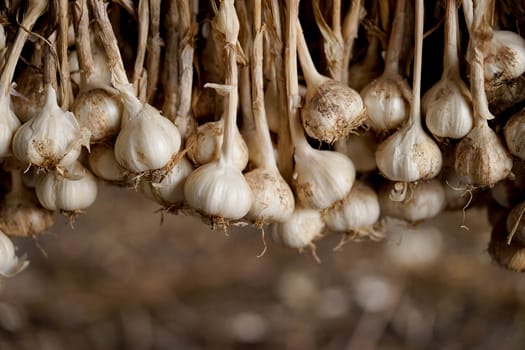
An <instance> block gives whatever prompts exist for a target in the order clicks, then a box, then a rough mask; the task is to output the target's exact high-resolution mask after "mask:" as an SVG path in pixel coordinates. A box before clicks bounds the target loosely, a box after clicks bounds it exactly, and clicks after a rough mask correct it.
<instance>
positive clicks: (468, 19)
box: [461, 0, 474, 34]
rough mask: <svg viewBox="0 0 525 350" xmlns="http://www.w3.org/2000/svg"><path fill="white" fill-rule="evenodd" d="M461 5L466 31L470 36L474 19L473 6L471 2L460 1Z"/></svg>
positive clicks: (470, 0)
mask: <svg viewBox="0 0 525 350" xmlns="http://www.w3.org/2000/svg"><path fill="white" fill-rule="evenodd" d="M461 5H463V16H464V17H465V23H466V24H467V30H468V32H469V34H470V32H471V28H472V22H473V17H474V4H473V3H472V0H461Z"/></svg>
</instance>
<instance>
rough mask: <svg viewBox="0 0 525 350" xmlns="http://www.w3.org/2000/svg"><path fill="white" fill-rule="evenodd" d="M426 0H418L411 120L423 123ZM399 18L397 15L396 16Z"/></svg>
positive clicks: (418, 123) (419, 123)
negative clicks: (422, 76) (422, 71)
mask: <svg viewBox="0 0 525 350" xmlns="http://www.w3.org/2000/svg"><path fill="white" fill-rule="evenodd" d="M424 6H425V4H424V0H416V12H415V16H416V26H415V41H414V73H413V76H414V77H413V81H412V103H411V104H410V121H411V122H412V123H413V124H417V125H421V66H422V61H423V25H424V19H425V8H424ZM396 18H397V16H396Z"/></svg>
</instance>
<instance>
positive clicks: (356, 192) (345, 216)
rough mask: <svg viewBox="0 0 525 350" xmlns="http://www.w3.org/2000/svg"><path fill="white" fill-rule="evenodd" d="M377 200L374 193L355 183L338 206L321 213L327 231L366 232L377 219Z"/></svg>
mask: <svg viewBox="0 0 525 350" xmlns="http://www.w3.org/2000/svg"><path fill="white" fill-rule="evenodd" d="M379 214H380V208H379V200H378V198H377V194H376V193H375V191H374V190H373V189H372V188H371V187H370V186H368V185H366V184H364V183H363V182H361V181H356V182H355V183H354V186H353V187H352V190H351V191H350V193H349V194H348V195H347V196H346V197H345V198H344V199H343V201H342V202H341V203H340V204H339V205H336V206H334V207H333V208H330V209H328V210H326V211H324V212H323V219H324V222H325V223H326V226H327V227H328V229H330V230H332V231H336V232H349V231H352V230H366V229H367V228H368V227H370V226H372V225H373V224H375V223H376V222H377V220H378V219H379Z"/></svg>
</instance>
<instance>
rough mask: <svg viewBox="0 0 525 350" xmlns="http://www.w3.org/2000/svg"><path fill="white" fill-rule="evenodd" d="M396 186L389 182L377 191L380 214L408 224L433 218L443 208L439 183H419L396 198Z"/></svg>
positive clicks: (443, 193) (442, 195)
mask: <svg viewBox="0 0 525 350" xmlns="http://www.w3.org/2000/svg"><path fill="white" fill-rule="evenodd" d="M397 187H399V186H398V184H396V183H393V182H389V183H387V184H386V185H385V186H383V187H382V188H381V190H380V191H379V203H380V205H381V214H382V215H383V216H391V217H395V218H398V219H403V220H407V221H409V222H419V221H422V220H426V219H430V218H433V217H434V216H436V215H438V214H439V213H440V212H441V211H442V210H443V209H444V208H445V205H446V203H445V191H444V189H443V185H442V184H441V182H440V181H438V180H436V179H433V180H430V181H420V182H418V183H417V184H415V185H411V186H409V187H408V188H407V189H405V190H404V191H406V193H403V195H402V196H400V197H399V198H396V195H395V194H396V193H397V191H398V190H399V189H398V188H397Z"/></svg>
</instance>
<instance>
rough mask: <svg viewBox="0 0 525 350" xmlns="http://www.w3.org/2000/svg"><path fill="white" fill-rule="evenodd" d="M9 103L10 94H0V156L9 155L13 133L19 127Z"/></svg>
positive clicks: (18, 121)
mask: <svg viewBox="0 0 525 350" xmlns="http://www.w3.org/2000/svg"><path fill="white" fill-rule="evenodd" d="M10 103H11V98H10V95H4V94H0V111H2V112H1V113H2V115H1V116H0V158H5V157H8V156H9V155H11V142H12V140H13V135H14V134H15V132H16V130H17V129H18V128H19V127H20V120H18V118H17V117H16V115H15V114H14V112H13V110H12V109H11V105H10Z"/></svg>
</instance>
